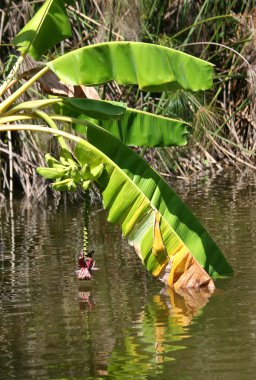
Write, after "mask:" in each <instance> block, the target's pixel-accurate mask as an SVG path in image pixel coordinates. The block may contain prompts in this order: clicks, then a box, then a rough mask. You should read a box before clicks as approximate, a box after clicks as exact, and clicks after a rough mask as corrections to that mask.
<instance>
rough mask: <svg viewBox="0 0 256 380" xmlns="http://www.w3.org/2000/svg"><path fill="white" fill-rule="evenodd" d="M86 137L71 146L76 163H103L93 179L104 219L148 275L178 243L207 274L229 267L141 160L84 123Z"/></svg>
mask: <svg viewBox="0 0 256 380" xmlns="http://www.w3.org/2000/svg"><path fill="white" fill-rule="evenodd" d="M87 139H88V142H87V141H85V140H82V139H81V142H80V143H78V144H77V145H76V147H75V156H76V158H77V160H78V161H79V162H80V164H81V165H82V166H83V165H85V164H86V163H88V164H90V165H92V166H97V165H100V164H103V165H104V171H103V173H102V175H101V176H100V177H99V178H98V180H97V183H98V185H99V188H100V190H101V192H102V197H103V204H104V207H105V208H106V209H107V210H108V212H109V213H108V220H109V221H110V222H112V223H115V224H119V225H120V226H121V228H122V232H123V235H124V236H126V237H127V238H128V240H129V242H130V243H131V244H132V245H133V246H134V247H135V249H136V251H137V253H138V254H139V256H140V257H141V259H142V261H143V263H144V264H145V266H146V268H147V269H148V270H149V271H150V272H152V273H153V275H155V276H157V275H158V274H159V273H160V271H161V269H162V267H163V266H164V264H165V263H166V262H167V261H168V258H169V257H171V256H172V255H173V254H175V253H176V252H177V250H179V249H180V248H181V247H184V246H185V247H187V248H188V249H189V251H190V252H191V253H192V255H193V256H194V257H195V258H196V259H197V260H198V262H199V263H200V264H201V265H202V267H203V268H205V270H206V271H207V272H208V273H209V274H210V275H211V276H218V275H224V274H228V273H231V272H232V269H231V268H230V266H229V264H228V263H227V261H226V259H225V258H224V256H223V254H222V252H221V251H220V249H219V248H218V246H217V245H216V243H215V242H214V241H213V239H212V238H211V237H210V236H209V234H208V233H207V231H206V230H205V229H204V227H203V226H202V225H201V223H200V222H199V221H198V220H197V218H196V217H195V216H194V215H193V213H192V212H191V211H190V210H189V208H188V207H187V206H186V205H185V204H184V203H183V202H182V200H181V199H180V198H179V197H178V196H177V194H176V193H175V192H174V191H173V190H172V189H171V188H170V186H169V185H168V184H167V183H166V182H165V181H164V180H163V179H162V178H161V177H160V176H159V175H158V174H157V173H156V172H155V171H154V170H153V169H152V168H151V167H150V166H149V165H148V163H147V162H146V161H144V160H143V159H142V158H141V157H140V156H138V155H137V154H136V153H135V152H133V151H132V150H131V149H130V148H129V147H128V146H127V145H125V144H124V143H122V142H120V141H119V140H118V139H116V138H115V137H114V136H112V135H111V134H110V133H108V132H107V131H105V130H103V129H101V128H96V127H94V126H92V125H91V126H88V130H87ZM156 212H158V213H159V215H160V231H161V235H162V239H163V242H164V245H165V249H166V250H165V252H162V253H160V254H157V255H155V254H154V253H153V250H152V247H153V245H154V241H153V225H154V219H155V215H156ZM166 254H167V256H166Z"/></svg>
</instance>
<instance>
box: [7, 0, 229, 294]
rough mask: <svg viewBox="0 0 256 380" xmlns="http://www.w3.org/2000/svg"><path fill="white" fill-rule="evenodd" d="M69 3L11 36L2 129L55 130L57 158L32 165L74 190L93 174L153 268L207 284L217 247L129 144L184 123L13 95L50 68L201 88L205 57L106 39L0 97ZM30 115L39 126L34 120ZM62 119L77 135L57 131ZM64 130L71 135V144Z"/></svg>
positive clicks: (59, 25) (206, 75)
mask: <svg viewBox="0 0 256 380" xmlns="http://www.w3.org/2000/svg"><path fill="white" fill-rule="evenodd" d="M67 3H69V2H67V1H62V0H46V1H45V2H44V4H43V6H42V7H41V8H40V9H39V11H38V12H37V13H36V14H35V16H34V17H33V18H32V19H31V21H30V22H29V23H28V24H27V25H26V26H25V27H24V28H23V29H22V30H21V32H20V33H19V34H18V35H17V36H16V38H15V39H14V41H13V43H14V44H15V45H16V47H17V49H18V51H19V52H20V53H21V56H20V58H19V59H18V62H17V65H16V66H15V67H14V69H13V70H12V71H11V73H10V74H9V76H8V77H7V78H6V80H5V81H4V83H3V84H2V86H1V89H0V94H1V95H2V97H3V100H2V102H1V104H0V131H1V132H5V131H12V130H22V129H23V130H31V131H41V132H48V133H52V134H54V135H55V136H57V138H58V141H59V144H60V146H61V152H60V158H59V159H57V158H55V157H52V156H51V155H49V154H46V156H45V159H46V163H47V165H48V167H45V168H38V169H37V172H38V173H39V174H41V175H42V176H44V177H45V178H48V179H51V180H53V184H52V187H53V188H54V189H56V190H59V191H74V190H76V189H77V187H81V188H82V189H83V190H85V191H87V190H88V188H89V186H90V185H91V183H95V184H96V186H97V187H98V188H99V190H100V192H101V194H102V199H103V204H104V207H105V209H106V210H108V220H109V221H110V222H111V223H115V224H118V225H120V227H121V229H122V233H123V235H124V236H125V237H126V238H127V239H128V241H129V242H130V243H131V244H132V245H133V246H134V248H135V250H136V252H137V254H138V255H139V257H140V258H141V260H142V262H143V263H144V265H145V266H146V268H147V269H148V270H149V271H150V272H151V273H152V274H153V275H154V276H156V277H159V278H160V279H161V280H162V281H163V282H165V283H167V284H168V285H170V286H174V287H186V286H190V287H198V286H203V285H207V286H209V287H214V285H213V282H212V280H211V278H210V276H213V277H214V276H220V275H226V274H230V273H231V272H232V269H231V267H230V266H229V264H228V263H227V261H226V259H225V258H224V256H223V254H222V252H221V251H220V249H219V248H218V246H217V245H216V243H215V242H214V241H213V239H212V238H211V237H210V235H209V234H208V233H207V231H206V230H205V228H204V227H203V226H202V225H201V223H200V222H199V221H198V220H197V218H196V217H195V216H194V215H193V213H192V212H191V211H190V210H189V208H188V207H187V206H186V205H185V204H184V203H183V202H182V200H181V199H180V198H179V197H178V195H177V194H176V193H175V192H174V191H173V190H172V189H171V187H170V186H169V185H168V184H167V183H166V182H165V181H164V180H163V179H162V178H161V177H160V176H159V174H158V173H157V172H156V171H154V170H153V169H152V168H151V167H150V166H149V164H148V163H147V162H146V161H145V160H144V159H143V158H142V157H140V156H139V155H138V154H137V153H135V152H134V150H132V149H131V148H130V146H156V147H157V146H182V145H185V144H186V143H187V138H188V130H189V129H188V125H187V123H186V122H185V121H184V120H176V119H171V118H168V117H164V116H160V115H155V114H151V113H148V112H145V111H143V110H136V109H131V108H129V107H128V106H127V105H126V104H123V103H116V102H109V101H105V100H100V99H88V98H76V97H68V96H53V97H50V98H46V99H38V100H30V101H26V102H19V98H20V96H21V95H22V94H23V93H24V92H26V91H27V90H28V89H29V88H30V87H31V86H32V85H33V84H34V83H35V82H37V81H39V82H40V81H41V82H40V83H42V82H44V81H47V75H49V74H51V75H54V76H55V78H58V80H59V81H60V82H59V84H60V85H61V86H66V88H70V86H73V88H76V87H77V86H98V85H101V84H104V83H107V82H110V81H116V83H117V84H119V85H135V86H137V87H138V88H139V89H140V90H142V91H154V92H163V91H175V90H176V89H179V88H184V89H187V90H190V91H203V90H207V89H210V88H211V87H212V83H213V67H212V65H211V64H210V63H208V62H205V61H203V60H201V59H198V58H195V57H192V56H190V55H188V54H185V53H182V52H179V51H177V50H174V49H171V48H166V47H162V46H157V45H151V44H147V43H139V42H129V41H124V42H105V43H99V44H95V45H90V46H85V47H82V48H80V49H77V50H73V51H71V52H69V53H66V54H64V55H62V56H59V57H57V58H55V59H53V60H51V61H48V62H45V63H43V64H40V67H38V69H37V70H36V72H33V74H32V75H30V76H29V78H28V79H27V80H26V81H25V83H23V84H21V85H20V87H18V88H16V89H15V90H14V91H13V92H12V93H11V94H10V95H9V96H8V97H7V96H6V94H7V91H6V90H7V89H9V90H10V89H11V88H12V87H11V86H12V84H13V83H15V82H17V79H19V67H20V65H21V64H22V62H23V61H24V60H26V58H27V56H28V55H29V56H31V57H33V58H34V59H39V58H40V57H41V56H42V54H43V53H44V52H45V51H46V50H47V49H49V48H50V47H52V46H54V45H55V44H56V43H57V42H59V41H61V40H62V39H64V38H66V37H68V36H69V35H70V32H71V28H70V25H69V21H68V16H67V12H66V7H67ZM49 30H51V33H49ZM74 93H75V91H74ZM66 95H68V94H66ZM35 120H37V122H38V120H40V122H41V123H43V125H44V126H38V125H35V124H33V122H34V121H35ZM18 123H22V124H18ZM63 124H65V125H66V124H69V125H70V128H71V129H70V130H72V128H74V129H76V131H77V132H80V133H82V134H83V137H84V138H82V137H78V136H76V135H74V134H70V133H67V132H64V131H61V130H60V129H59V128H60V126H61V125H63ZM66 139H69V140H71V141H75V143H76V145H75V148H74V149H73V151H72V150H71V148H70V147H69V145H68V143H67V142H66Z"/></svg>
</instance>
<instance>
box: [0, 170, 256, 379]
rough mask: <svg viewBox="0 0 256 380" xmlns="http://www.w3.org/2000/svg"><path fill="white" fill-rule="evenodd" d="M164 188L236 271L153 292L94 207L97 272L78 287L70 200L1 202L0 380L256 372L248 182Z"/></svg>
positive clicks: (254, 223)
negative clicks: (191, 286) (211, 287)
mask: <svg viewBox="0 0 256 380" xmlns="http://www.w3.org/2000/svg"><path fill="white" fill-rule="evenodd" d="M174 187H175V188H176V189H177V191H178V193H179V194H180V195H181V196H182V198H183V199H185V200H186V201H187V203H188V204H189V205H190V207H191V208H192V209H193V210H194V212H195V213H196V214H197V215H198V216H199V217H200V219H201V220H202V222H203V223H204V224H205V225H206V226H207V227H208V230H209V231H210V232H211V233H212V235H213V236H214V238H215V240H216V241H217V242H218V243H219V245H220V246H221V248H222V249H223V251H224V252H225V255H226V257H227V258H228V260H229V261H230V263H231V265H232V266H233V269H234V271H235V274H234V276H233V277H232V278H230V279H226V280H221V281H220V280H219V281H218V282H217V283H216V286H217V289H216V291H215V293H214V294H213V295H212V296H211V297H210V295H209V294H207V293H205V292H203V293H202V292H201V293H198V292H189V293H188V292H186V293H184V294H174V293H173V292H171V291H169V292H168V291H167V290H166V289H163V287H162V284H161V283H160V282H158V281H155V280H153V279H152V278H151V277H150V276H148V275H147V274H146V273H145V271H144V268H143V266H142V265H141V263H140V261H139V260H138V259H137V257H136V255H135V253H134V252H133V250H132V249H131V248H130V247H129V246H128V245H127V243H126V242H125V241H123V239H122V237H121V236H120V232H119V229H118V228H116V227H113V226H111V225H109V224H107V223H106V216H105V213H104V212H102V211H96V210H94V212H93V214H92V216H91V240H92V241H93V244H94V248H95V251H96V260H97V265H98V266H99V267H100V270H99V271H98V272H96V273H95V276H94V280H93V281H91V282H79V281H78V280H77V279H76V277H75V276H74V270H75V256H76V254H77V253H78V252H79V250H80V249H81V247H82V227H83V226H82V207H81V205H68V206H66V207H65V206H60V207H58V208H57V209H56V208H55V207H54V206H53V205H52V206H50V205H48V206H39V205H29V204H26V203H24V202H21V201H15V202H14V218H13V219H11V217H10V210H9V207H8V205H4V206H2V207H1V208H0V223H1V224H0V265H1V272H0V275H1V289H0V292H1V293H0V379H3V380H8V379H22V380H23V379H24V380H29V379H106V378H107V379H124V380H126V379H134V380H136V379H138V380H140V379H149V380H151V379H184V380H188V379H197V380H198V379H199V380H200V379H210V380H214V379H216V380H220V379H225V380H229V379H230V380H231V379H232V380H238V379H239V380H240V379H241V380H244V379H250V380H251V379H253V378H255V371H256V303H255V300H256V232H255V227H256V183H255V177H254V178H253V177H252V176H251V177H249V176H242V175H241V174H239V175H225V174H223V173H221V174H220V175H218V176H217V177H216V178H215V179H214V180H211V181H206V180H205V181H203V180H199V181H197V182H195V183H193V184H190V185H186V184H185V183H184V182H180V183H175V184H174Z"/></svg>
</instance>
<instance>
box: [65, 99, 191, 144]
mask: <svg viewBox="0 0 256 380" xmlns="http://www.w3.org/2000/svg"><path fill="white" fill-rule="evenodd" d="M62 102H63V104H64V106H66V107H65V108H64V109H62V110H61V113H63V114H65V115H67V114H69V115H71V116H73V117H78V118H80V119H82V120H84V119H85V118H86V116H90V117H92V118H94V119H97V120H100V122H99V124H100V125H101V126H102V127H103V128H104V129H106V130H108V131H109V132H110V133H111V134H112V135H114V136H116V137H117V138H119V139H120V140H121V141H123V142H125V143H126V144H127V145H133V146H147V147H152V146H172V145H176V146H181V145H185V144H186V143H187V139H186V138H187V135H188V131H187V125H186V123H185V122H184V121H182V120H177V119H171V118H167V117H163V116H159V115H154V114H151V113H148V112H144V111H140V110H135V109H131V108H126V107H125V105H120V104H116V103H115V104H113V103H110V102H106V101H102V100H101V101H99V100H92V99H76V98H64V99H63V101H62ZM67 107H68V109H67ZM85 115H86V116H85ZM96 123H97V122H96ZM75 129H76V130H77V131H78V132H80V133H86V127H84V126H83V125H79V124H77V125H75Z"/></svg>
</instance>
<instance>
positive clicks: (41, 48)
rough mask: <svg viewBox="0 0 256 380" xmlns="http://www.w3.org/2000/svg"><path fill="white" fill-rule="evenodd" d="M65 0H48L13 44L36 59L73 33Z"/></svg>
mask: <svg viewBox="0 0 256 380" xmlns="http://www.w3.org/2000/svg"><path fill="white" fill-rule="evenodd" d="M66 2H67V1H64V0H46V1H45V2H44V4H43V6H42V7H41V8H40V9H39V11H38V12H37V13H36V14H35V15H34V17H33V18H32V19H31V20H30V21H29V22H28V23H27V24H26V25H25V26H24V28H23V29H22V30H21V31H20V32H19V33H18V34H17V35H16V37H15V38H14V40H13V44H14V45H15V46H17V47H18V50H19V51H20V52H21V53H23V54H24V53H29V54H30V55H31V56H32V57H33V58H34V59H39V58H40V56H41V55H42V54H43V53H44V52H45V51H46V50H47V49H49V48H51V47H52V46H54V45H56V44H57V43H59V42H60V41H62V40H64V39H65V38H68V37H70V36H71V35H72V31H71V26H70V22H69V19H68V15H67V12H66V7H65V3H66ZM69 2H70V1H69Z"/></svg>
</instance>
